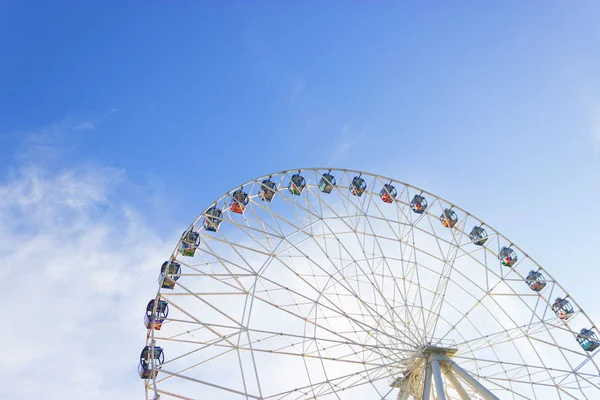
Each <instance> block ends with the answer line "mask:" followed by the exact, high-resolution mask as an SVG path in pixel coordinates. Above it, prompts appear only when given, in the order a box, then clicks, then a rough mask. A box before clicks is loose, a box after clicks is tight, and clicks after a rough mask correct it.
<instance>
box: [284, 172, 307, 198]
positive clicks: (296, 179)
mask: <svg viewBox="0 0 600 400" xmlns="http://www.w3.org/2000/svg"><path fill="white" fill-rule="evenodd" d="M305 187H306V179H304V177H303V176H302V175H300V173H298V174H294V175H292V177H291V178H290V183H289V184H288V190H289V191H290V193H291V194H293V195H296V196H299V195H300V194H301V193H302V191H303V190H304V188H305Z"/></svg>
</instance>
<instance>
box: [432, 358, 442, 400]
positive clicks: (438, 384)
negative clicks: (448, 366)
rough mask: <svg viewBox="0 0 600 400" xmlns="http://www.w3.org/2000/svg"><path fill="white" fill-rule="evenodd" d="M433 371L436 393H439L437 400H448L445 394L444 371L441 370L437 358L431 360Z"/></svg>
mask: <svg viewBox="0 0 600 400" xmlns="http://www.w3.org/2000/svg"><path fill="white" fill-rule="evenodd" d="M430 364H431V369H432V370H433V379H435V391H436V393H437V400H446V393H444V381H443V379H442V371H441V370H440V363H439V362H438V360H437V358H436V357H432V359H431V362H430Z"/></svg>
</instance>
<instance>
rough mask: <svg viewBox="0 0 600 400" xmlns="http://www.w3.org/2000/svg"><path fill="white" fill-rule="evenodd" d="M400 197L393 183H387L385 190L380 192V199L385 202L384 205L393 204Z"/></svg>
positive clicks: (384, 186)
mask: <svg viewBox="0 0 600 400" xmlns="http://www.w3.org/2000/svg"><path fill="white" fill-rule="evenodd" d="M396 196H398V191H397V190H396V188H395V187H394V186H393V185H392V184H391V183H386V184H385V185H383V189H381V192H379V197H381V200H383V202H384V203H388V204H389V203H392V202H393V201H394V199H395V198H396Z"/></svg>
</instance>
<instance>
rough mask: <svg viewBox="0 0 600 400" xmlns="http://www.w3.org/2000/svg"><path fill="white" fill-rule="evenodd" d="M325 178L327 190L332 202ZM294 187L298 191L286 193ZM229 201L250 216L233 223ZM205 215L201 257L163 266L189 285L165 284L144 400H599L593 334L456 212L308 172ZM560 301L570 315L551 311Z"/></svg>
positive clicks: (416, 192) (412, 191)
mask: <svg viewBox="0 0 600 400" xmlns="http://www.w3.org/2000/svg"><path fill="white" fill-rule="evenodd" d="M323 174H329V175H331V176H333V177H335V181H336V182H335V185H332V187H331V192H330V193H327V191H326V190H325V191H324V190H323V189H324V188H325V189H327V187H326V186H324V185H321V186H320V183H322V181H321V179H322V177H323ZM294 175H300V176H301V177H302V178H304V184H305V186H303V187H302V186H295V187H293V188H291V189H290V188H289V185H290V181H291V179H292V177H293V176H294ZM356 177H359V178H360V179H362V180H363V181H364V183H365V185H366V186H365V187H364V188H361V189H360V190H356V188H354V187H353V186H352V185H353V184H355V183H356V182H357V181H356V180H355V178H356ZM294 179H295V182H298V183H302V182H301V181H300V180H299V179H296V178H294ZM265 181H268V182H273V188H274V189H273V190H274V196H273V198H272V199H271V201H267V200H264V197H262V199H261V190H262V189H264V187H265V186H264V182H265ZM386 185H387V186H386ZM384 186H385V188H386V190H387V192H382V188H384ZM207 187H208V188H210V185H208V186H207ZM363 189H364V191H362V190H363ZM391 189H394V191H395V193H394V194H395V196H385V194H386V193H388V195H389V194H390V193H391ZM241 192H243V193H245V194H247V198H246V197H244V196H243V195H242V193H241ZM232 193H236V194H235V196H236V199H243V200H245V201H247V204H243V207H242V206H240V205H239V204H237V205H236V207H235V208H234V210H235V211H236V212H233V211H232V202H234V201H235V200H234V199H233V197H232ZM415 196H421V197H422V198H423V199H425V200H426V201H427V205H426V207H423V209H422V210H421V209H418V208H415V206H414V204H413V205H412V206H411V201H413V200H414V199H415ZM206 206H207V207H206V209H205V210H204V211H203V212H202V213H201V215H200V216H199V217H198V218H197V219H196V220H194V222H193V223H192V224H191V225H190V226H189V229H188V232H193V233H194V234H197V239H196V236H193V238H194V240H195V241H196V242H195V244H194V247H193V248H192V250H190V249H189V248H188V249H187V250H186V254H193V257H190V256H184V255H182V253H181V252H180V249H181V247H182V241H181V240H180V241H179V243H177V246H176V248H175V250H174V251H173V253H172V255H171V257H170V258H169V259H168V261H169V262H170V263H171V264H173V263H178V264H179V265H180V271H179V272H178V273H176V274H175V273H174V272H172V271H170V270H167V272H165V273H164V274H162V275H161V276H160V278H159V289H158V291H157V292H156V295H155V297H154V300H155V303H153V304H159V300H160V301H164V302H167V303H168V307H169V310H170V312H169V314H168V317H166V318H165V319H164V321H162V324H161V326H160V330H158V329H153V327H152V326H151V327H150V328H149V329H148V335H147V341H146V345H147V346H150V348H151V349H152V350H154V349H156V348H158V347H160V348H161V349H163V350H164V359H165V361H164V363H162V364H160V365H159V363H158V362H157V361H156V360H154V359H151V360H150V365H151V368H152V370H153V371H154V372H155V373H154V374H153V375H152V376H151V377H150V378H149V379H145V380H144V382H145V389H146V399H147V400H150V399H158V398H160V399H162V400H164V399H170V398H175V399H211V400H213V399H214V400H220V399H265V400H266V399H278V400H288V399H289V400H292V399H294V400H295V399H344V400H355V399H356V400H359V399H360V400H363V399H400V400H409V399H419V400H420V399H436V400H457V399H460V400H465V399H480V400H481V399H484V400H490V399H538V400H539V399H543V400H549V399H577V400H579V399H598V398H600V378H599V377H600V367H599V365H598V363H597V360H596V359H595V356H596V354H597V353H598V351H586V350H584V349H583V348H582V347H581V346H580V344H579V343H578V340H577V338H578V334H579V332H580V330H581V329H583V328H585V329H590V330H592V331H596V332H597V328H596V326H595V325H594V323H593V322H592V321H591V320H590V318H588V316H587V315H586V313H585V312H584V311H583V310H582V309H581V307H580V306H579V305H578V304H577V302H576V301H575V300H574V299H573V297H572V296H571V295H570V294H569V293H568V292H567V291H566V290H565V289H564V288H563V287H562V286H561V285H560V284H559V283H558V282H556V281H555V280H554V279H553V278H552V276H551V275H550V273H549V272H548V271H547V270H546V269H543V268H542V267H541V266H540V265H538V264H537V263H536V262H535V261H534V260H533V259H532V258H531V257H529V256H528V255H527V253H525V252H524V251H523V250H521V249H520V248H519V247H518V246H516V245H515V244H513V243H512V242H511V241H510V240H509V239H507V238H506V237H504V236H503V235H502V234H500V233H499V232H498V231H496V230H495V229H493V228H492V227H490V226H489V225H487V224H486V223H484V222H483V221H482V220H480V219H478V218H476V217H475V216H473V215H471V214H469V213H468V212H467V211H465V210H463V209H461V208H460V207H458V206H456V205H454V204H452V203H451V202H448V201H446V200H444V199H442V198H440V197H438V196H435V195H434V194H432V193H429V192H427V191H425V190H422V189H419V188H416V187H413V186H411V185H409V184H406V183H403V182H399V181H396V180H394V179H390V178H387V177H382V176H378V175H373V174H369V173H366V172H363V171H354V170H346V169H329V168H309V169H298V170H290V171H281V172H278V173H273V174H269V175H266V176H263V177H259V178H257V179H253V180H251V181H249V182H246V183H244V184H242V185H238V186H235V187H234V188H232V190H231V191H229V192H227V193H226V194H224V195H223V196H221V197H219V198H218V199H217V200H216V201H214V202H213V203H212V204H207V205H206ZM213 207H214V209H213ZM208 210H217V211H219V212H220V214H218V213H217V212H216V211H210V213H209V214H207V211H208ZM415 210H416V211H415ZM216 216H219V219H217V217H216ZM211 218H212V219H211ZM207 221H208V222H207ZM207 227H208V228H211V229H212V230H207ZM475 228H477V229H475ZM213 230H214V231H213ZM475 233H477V235H475V236H474V234H475ZM532 234H533V232H532ZM186 240H187V239H186ZM196 247H197V248H196ZM507 257H508V258H507ZM158 267H159V265H157V273H158V272H159V271H158ZM555 267H557V268H558V267H560V268H564V267H565V265H564V264H562V263H561V265H557V266H555ZM531 271H535V272H536V274H531ZM542 272H543V274H542ZM175 275H176V276H175ZM538 276H539V278H537V277H538ZM528 277H529V278H528ZM532 277H533V278H532ZM534 278H535V279H537V280H536V281H535V282H533V281H532V279H534ZM175 279H176V280H175ZM528 279H529V280H528ZM165 282H167V283H169V282H170V283H171V284H172V285H171V286H170V287H169V285H165ZM556 298H560V299H563V300H564V301H565V302H568V305H569V307H572V309H573V311H572V312H570V311H569V312H568V313H566V314H565V312H563V313H562V314H559V313H558V311H554V310H553V309H552V305H553V304H554V303H555V299H556ZM161 304H162V303H161ZM561 304H563V303H561ZM565 310H566V308H565ZM569 310H570V309H569ZM147 354H153V353H152V352H150V351H149V352H147Z"/></svg>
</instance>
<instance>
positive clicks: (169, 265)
mask: <svg viewBox="0 0 600 400" xmlns="http://www.w3.org/2000/svg"><path fill="white" fill-rule="evenodd" d="M180 277H181V264H179V263H178V262H177V261H165V262H164V263H163V265H162V266H161V267H160V275H159V276H158V283H160V284H161V287H162V288H163V289H173V288H174V287H175V282H176V281H177V280H179V278H180Z"/></svg>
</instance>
